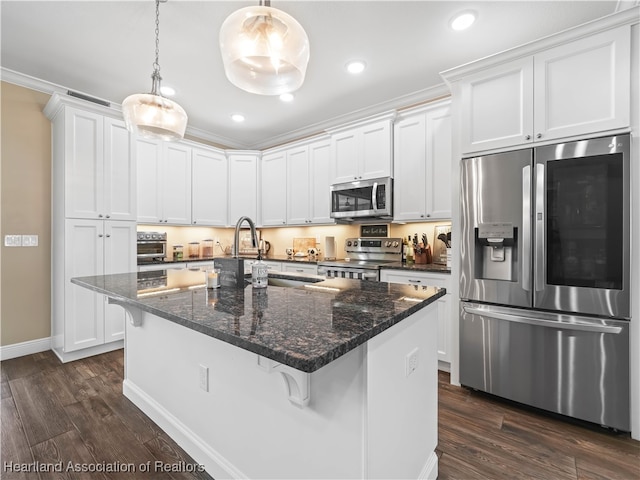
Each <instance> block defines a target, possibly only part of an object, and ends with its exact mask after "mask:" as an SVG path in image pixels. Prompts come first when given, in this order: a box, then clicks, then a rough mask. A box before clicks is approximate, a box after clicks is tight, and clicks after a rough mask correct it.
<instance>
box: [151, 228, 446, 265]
mask: <svg viewBox="0 0 640 480" xmlns="http://www.w3.org/2000/svg"><path fill="white" fill-rule="evenodd" d="M440 225H447V226H450V225H451V222H448V221H441V222H425V223H408V224H389V237H404V238H406V237H407V236H409V235H411V236H412V237H413V235H414V234H416V233H417V234H418V238H421V236H422V234H423V233H424V234H426V235H427V239H428V241H429V244H430V245H432V247H431V248H432V250H433V247H434V245H433V243H434V232H435V227H436V226H440ZM259 230H260V236H261V238H262V239H263V240H266V241H268V242H269V243H270V245H271V248H270V250H269V253H268V255H267V258H268V257H280V256H283V255H286V249H287V248H289V247H291V246H292V245H293V239H294V238H298V237H315V238H316V247H318V248H319V249H320V255H321V256H324V253H325V252H324V249H325V238H326V237H327V236H332V237H334V238H335V242H336V257H337V258H344V256H345V251H344V241H345V239H347V238H352V237H358V236H360V225H322V226H309V227H305V226H300V227H278V228H259ZM138 231H146V232H155V231H158V232H166V233H167V258H168V259H172V255H173V246H174V245H183V247H184V260H185V261H187V260H189V258H188V246H189V242H200V249H201V250H202V241H203V240H206V239H211V240H214V241H215V240H216V239H218V240H220V245H215V243H214V246H213V255H214V256H220V255H223V254H225V248H226V249H227V253H228V251H230V249H231V245H232V243H233V234H234V229H233V228H231V227H230V228H215V227H195V226H171V225H138Z"/></svg>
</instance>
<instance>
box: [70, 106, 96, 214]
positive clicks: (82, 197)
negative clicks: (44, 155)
mask: <svg viewBox="0 0 640 480" xmlns="http://www.w3.org/2000/svg"><path fill="white" fill-rule="evenodd" d="M64 143H65V152H64V159H65V160H64V162H65V188H64V192H65V193H64V195H65V216H66V217H67V218H90V219H97V218H99V215H104V209H105V206H104V132H103V117H102V115H98V114H95V113H91V112H84V111H82V110H76V109H75V108H67V109H66V110H65V142H64Z"/></svg>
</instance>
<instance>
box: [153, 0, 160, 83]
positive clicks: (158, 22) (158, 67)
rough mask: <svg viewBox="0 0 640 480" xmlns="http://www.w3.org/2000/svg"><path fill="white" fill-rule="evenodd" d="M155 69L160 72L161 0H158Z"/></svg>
mask: <svg viewBox="0 0 640 480" xmlns="http://www.w3.org/2000/svg"><path fill="white" fill-rule="evenodd" d="M153 70H154V72H157V73H160V0H156V61H155V62H153Z"/></svg>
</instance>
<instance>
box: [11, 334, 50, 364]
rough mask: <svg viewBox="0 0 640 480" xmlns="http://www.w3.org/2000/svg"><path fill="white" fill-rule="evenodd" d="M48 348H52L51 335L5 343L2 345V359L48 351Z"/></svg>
mask: <svg viewBox="0 0 640 480" xmlns="http://www.w3.org/2000/svg"><path fill="white" fill-rule="evenodd" d="M47 350H51V337H47V338H40V339H38V340H29V341H28V342H22V343H14V344H12V345H4V346H2V347H0V360H2V361H4V360H10V359H12V358H18V357H24V356H25V355H31V354H34V353H40V352H46V351H47Z"/></svg>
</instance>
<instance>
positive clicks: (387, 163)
mask: <svg viewBox="0 0 640 480" xmlns="http://www.w3.org/2000/svg"><path fill="white" fill-rule="evenodd" d="M392 122H393V118H392V116H390V115H387V118H384V119H380V120H376V121H369V122H367V123H363V124H359V125H355V126H349V127H346V128H344V129H342V128H341V129H334V130H330V133H331V149H332V155H333V172H334V178H333V182H332V183H344V182H353V181H357V180H366V179H371V178H379V177H390V176H392V162H393V158H392V155H393V142H392V140H393V129H392Z"/></svg>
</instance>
